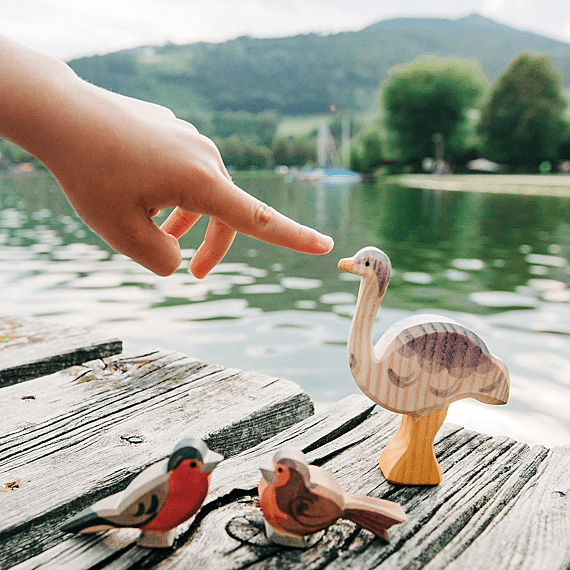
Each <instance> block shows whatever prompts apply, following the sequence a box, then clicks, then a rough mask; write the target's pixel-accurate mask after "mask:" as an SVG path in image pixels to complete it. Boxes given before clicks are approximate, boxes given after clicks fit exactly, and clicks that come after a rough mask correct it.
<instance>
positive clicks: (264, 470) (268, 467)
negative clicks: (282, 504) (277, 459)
mask: <svg viewBox="0 0 570 570" xmlns="http://www.w3.org/2000/svg"><path fill="white" fill-rule="evenodd" d="M259 470H260V471H261V475H262V476H263V478H264V479H265V480H266V481H267V483H269V485H272V484H273V483H275V480H276V477H275V471H273V462H272V461H271V459H268V460H266V461H264V462H263V463H262V464H261V465H260V466H259Z"/></svg>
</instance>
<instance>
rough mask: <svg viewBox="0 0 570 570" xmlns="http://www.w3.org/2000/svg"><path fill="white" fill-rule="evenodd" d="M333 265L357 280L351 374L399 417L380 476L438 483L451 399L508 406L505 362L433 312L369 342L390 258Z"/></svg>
mask: <svg viewBox="0 0 570 570" xmlns="http://www.w3.org/2000/svg"><path fill="white" fill-rule="evenodd" d="M338 266H339V268H340V269H342V270H344V271H347V272H349V273H354V274H356V275H360V276H361V277H362V280H361V282H360V289H359V292H358V299H357V302H356V311H355V314H354V317H353V319H352V326H351V329H350V334H349V339H348V361H349V365H350V370H351V372H352V375H353V377H354V379H355V381H356V383H357V384H358V387H359V388H360V389H361V390H362V391H363V392H364V393H365V394H366V395H367V396H368V397H369V398H371V399H372V400H373V401H374V402H376V403H377V404H379V405H380V406H382V407H384V408H386V409H388V410H391V411H393V412H398V413H401V414H404V415H403V417H402V423H401V425H400V429H399V430H398V432H397V433H396V435H395V436H394V438H393V439H392V440H391V441H390V443H389V444H388V445H387V446H386V448H385V449H384V451H383V452H382V455H381V456H380V467H381V469H382V473H383V474H384V476H385V477H386V479H388V480H389V481H392V482H393V483H401V484H408V485H437V484H439V483H440V482H441V480H442V474H441V469H440V467H439V465H438V463H437V460H436V458H435V454H434V451H433V441H434V438H435V436H436V434H437V431H438V430H439V428H440V427H441V425H442V423H443V421H444V419H445V416H446V414H447V408H448V406H449V404H451V403H452V402H454V401H455V400H459V399H462V398H468V397H471V398H475V399H476V400H479V401H480V402H483V403H486V404H505V403H506V402H507V399H508V396H509V372H508V370H507V367H506V366H505V364H504V363H503V362H502V361H501V360H500V359H499V358H497V357H496V356H493V355H492V354H491V353H490V352H489V350H488V349H487V347H486V346H485V343H484V342H483V341H482V340H481V339H480V338H479V337H478V336H477V335H476V334H475V333H473V332H472V331H470V330H469V329H467V328H465V327H463V326H461V325H460V324H458V323H457V322H455V321H453V320H452V319H449V318H446V317H442V316H437V315H414V316H411V317H408V318H406V319H403V320H401V321H399V322H398V323H396V324H395V325H393V326H392V327H390V328H389V329H388V330H387V331H386V332H385V333H384V334H383V335H382V337H381V338H380V340H379V341H378V343H377V344H376V346H374V345H373V327H374V321H375V318H376V314H377V312H378V309H379V308H380V304H381V303H382V298H383V297H384V293H385V292H386V289H387V288H388V283H389V281H390V276H391V271H392V270H391V264H390V260H389V259H388V256H387V255H386V254H385V253H384V252H382V251H380V250H379V249H377V248H375V247H365V248H363V249H361V250H360V251H359V252H357V253H356V254H355V255H354V256H353V257H352V258H347V259H342V260H341V261H340V262H339V264H338Z"/></svg>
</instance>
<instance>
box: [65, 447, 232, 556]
mask: <svg viewBox="0 0 570 570" xmlns="http://www.w3.org/2000/svg"><path fill="white" fill-rule="evenodd" d="M222 459H223V457H222V456H221V455H220V454H219V453H216V452H214V451H211V450H210V449H208V447H207V445H206V444H205V443H204V442H203V441H202V440H201V439H194V438H189V439H183V440H182V441H180V442H179V443H178V444H177V445H176V447H175V448H174V451H173V452H172V455H171V456H170V457H169V458H166V459H163V460H162V461H159V462H158V463H155V464H154V465H151V466H150V467H148V468H147V469H145V470H144V471H142V472H141V473H139V475H137V476H136V477H135V478H134V479H133V481H132V482H131V483H130V484H129V486H128V487H127V488H126V489H125V490H124V491H122V492H120V493H116V494H115V495H111V496H110V497H106V498H104V499H102V500H100V501H98V502H97V503H95V504H94V505H92V506H91V507H88V508H86V509H84V510H82V511H81V512H79V513H78V514H76V515H75V516H74V517H72V518H70V519H69V520H67V521H66V522H65V523H64V524H63V525H61V527H60V529H61V530H63V531H65V532H73V533H82V534H83V533H93V532H98V531H101V530H107V529H109V528H119V527H135V528H140V529H141V531H142V533H141V536H140V537H139V540H138V544H139V545H140V546H146V547H149V548H167V547H170V546H172V544H173V542H174V539H175V537H176V527H177V526H178V525H179V524H182V523H183V522H184V521H186V520H188V519H189V518H190V517H191V516H192V515H194V514H195V513H196V512H198V510H199V509H200V507H201V506H202V503H203V502H204V499H205V498H206V494H207V493H208V487H209V484H210V475H211V473H212V471H213V469H214V468H215V467H216V465H217V464H218V463H219V462H220V461H221V460H222Z"/></svg>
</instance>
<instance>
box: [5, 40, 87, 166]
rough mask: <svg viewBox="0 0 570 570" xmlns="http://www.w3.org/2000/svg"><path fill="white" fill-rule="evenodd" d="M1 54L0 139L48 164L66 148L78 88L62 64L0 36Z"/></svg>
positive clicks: (79, 81) (73, 78)
mask: <svg viewBox="0 0 570 570" xmlns="http://www.w3.org/2000/svg"><path fill="white" fill-rule="evenodd" d="M0 54H1V57H0V77H1V78H2V79H1V81H0V136H2V137H3V138H6V139H8V140H10V141H12V142H14V143H16V144H18V145H19V146H21V147H22V148H24V149H26V150H27V151H28V152H30V153H31V154H33V155H34V156H36V157H37V158H39V159H40V160H42V161H44V162H46V161H47V162H50V158H51V155H52V154H53V153H54V151H55V150H56V149H57V148H58V147H60V145H61V144H62V143H63V142H64V141H63V137H64V135H65V131H66V130H68V129H69V127H70V120H71V119H72V113H73V109H72V107H73V105H72V101H73V90H74V89H75V88H76V87H77V86H78V85H80V84H81V83H82V82H81V80H80V79H79V78H78V77H77V76H76V75H75V73H74V72H73V70H72V69H71V68H70V67H69V66H68V65H66V64H65V63H63V62H61V61H59V60H57V59H53V58H51V57H49V56H46V55H43V54H40V53H38V52H35V51H33V50H30V49H28V48H26V47H24V46H21V45H19V44H17V43H15V42H12V41H10V40H8V39H6V38H3V37H1V36H0ZM66 116H67V118H66ZM61 150H64V149H61V148H60V151H61Z"/></svg>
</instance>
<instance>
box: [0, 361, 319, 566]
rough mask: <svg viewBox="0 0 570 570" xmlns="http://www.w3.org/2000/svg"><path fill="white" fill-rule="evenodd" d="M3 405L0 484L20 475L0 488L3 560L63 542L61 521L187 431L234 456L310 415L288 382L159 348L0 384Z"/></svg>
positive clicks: (306, 400)
mask: <svg viewBox="0 0 570 570" xmlns="http://www.w3.org/2000/svg"><path fill="white" fill-rule="evenodd" d="M30 394H31V395H34V397H35V398H34V399H23V400H22V399H21V396H22V395H30ZM0 407H1V408H2V409H6V410H7V414H6V416H5V417H3V418H1V419H0V457H1V459H0V488H1V487H2V485H4V484H6V483H10V482H19V483H21V486H20V488H18V489H17V490H14V491H10V492H4V493H0V510H1V512H2V516H1V517H0V542H1V543H2V549H1V550H0V567H5V565H6V564H7V562H8V561H10V564H13V563H15V562H17V561H18V560H21V559H22V558H23V557H25V556H30V555H32V554H34V553H37V552H40V551H41V550H43V549H45V548H46V547H48V546H51V545H53V544H55V543H57V542H59V541H61V540H62V538H63V535H62V534H61V533H60V532H59V531H58V530H57V526H58V524H59V523H60V522H62V521H63V520H64V519H65V518H67V517H68V516H69V515H71V514H73V513H75V512H77V511H78V510H80V509H81V508H83V507H85V506H88V504H91V503H93V502H94V501H96V500H98V499H100V498H102V497H103V496H105V495H108V494H111V493H114V492H117V491H119V490H121V489H123V488H124V487H126V485H127V484H128V482H129V481H130V480H132V478H133V477H134V476H135V475H136V474H137V473H138V472H140V471H141V470H142V469H143V468H144V467H145V466H146V465H149V464H151V463H154V462H156V461H159V460H160V459H163V458H164V457H166V456H167V455H168V454H169V453H170V452H171V451H172V447H173V446H174V444H176V442H178V441H179V440H180V439H181V438H183V437H186V436H188V437H200V438H202V439H204V440H205V441H206V442H207V444H208V446H209V447H210V448H211V449H214V450H215V451H217V452H219V453H222V454H223V455H224V456H226V457H229V456H231V455H233V454H236V453H238V452H240V451H242V450H244V449H247V448H248V447H251V446H253V445H255V444H257V443H258V442H260V441H263V440H265V439H267V438H268V437H270V436H272V435H274V434H275V433H278V432H279V431H281V430H282V429H284V428H285V427H288V426H290V425H291V424H292V423H295V422H296V421H299V420H301V419H303V418H305V417H307V416H309V415H310V414H312V413H313V404H312V402H311V401H310V398H309V397H308V396H307V395H306V394H305V393H304V392H303V391H302V390H301V389H300V388H299V387H298V386H297V385H296V384H294V383H292V382H287V381H282V380H277V379H275V378H271V377H267V376H263V375H259V374H251V373H244V372H241V371H239V370H229V369H223V368H221V367H219V366H210V365H207V364H205V363H203V362H200V361H197V360H196V359H193V358H189V357H186V356H185V355H183V354H180V353H176V352H172V351H164V350H149V351H143V352H141V353H137V354H132V355H118V356H114V357H109V358H107V359H104V360H97V361H94V362H91V363H86V364H85V365H82V366H76V367H74V368H71V369H68V370H65V371H62V372H59V373H56V374H53V375H52V376H50V377H49V378H38V379H36V380H30V381H29V382H26V384H25V385H22V384H18V385H13V386H9V387H6V388H3V389H2V390H0Z"/></svg>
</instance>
